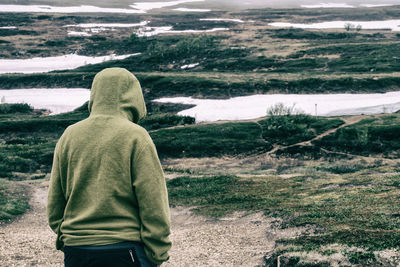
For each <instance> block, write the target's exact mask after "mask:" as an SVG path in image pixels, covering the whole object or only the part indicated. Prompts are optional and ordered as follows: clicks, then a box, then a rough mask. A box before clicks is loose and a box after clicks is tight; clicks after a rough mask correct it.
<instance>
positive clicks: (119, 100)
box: [47, 68, 171, 267]
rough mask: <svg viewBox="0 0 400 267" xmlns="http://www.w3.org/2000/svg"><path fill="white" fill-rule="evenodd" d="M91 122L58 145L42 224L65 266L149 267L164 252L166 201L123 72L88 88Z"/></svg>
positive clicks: (107, 73)
mask: <svg viewBox="0 0 400 267" xmlns="http://www.w3.org/2000/svg"><path fill="white" fill-rule="evenodd" d="M89 111H90V116H89V117H88V118H87V119H85V120H83V121H80V122H78V123H76V124H74V125H72V126H70V127H68V128H67V129H66V130H65V132H64V134H63V135H62V136H61V138H60V140H59V141H58V143H57V145H56V148H55V153H54V161H53V168H52V172H51V179H50V187H49V196H48V203H47V216H48V221H49V225H50V227H51V228H52V230H53V231H54V232H55V233H56V234H57V241H56V248H57V249H59V250H63V251H64V253H65V259H64V262H65V266H67V267H70V266H71V267H76V266H85V267H89V266H95V267H98V266H112V267H118V266H155V265H160V264H161V263H163V262H164V261H167V260H168V258H169V256H168V250H169V249H170V247H171V242H170V240H169V237H168V236H169V234H170V214H169V206H168V195H167V189H166V185H165V179H164V175H163V171H162V168H161V165H160V162H159V159H158V156H157V152H156V149H155V146H154V144H153V142H152V140H151V138H150V136H149V135H148V133H147V131H146V130H145V129H143V128H142V127H140V126H138V125H137V124H136V123H137V122H138V121H139V120H140V119H142V118H143V117H144V116H145V115H146V106H145V102H144V99H143V94H142V89H141V87H140V84H139V82H138V80H137V79H136V78H135V76H133V75H132V74H131V73H130V72H129V71H127V70H125V69H122V68H110V69H105V70H103V71H101V72H99V73H98V74H97V75H96V77H95V78H94V80H93V84H92V89H91V95H90V101H89Z"/></svg>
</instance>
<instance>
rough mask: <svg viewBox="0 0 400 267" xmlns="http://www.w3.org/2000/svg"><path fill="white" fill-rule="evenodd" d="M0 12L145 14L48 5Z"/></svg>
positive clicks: (7, 7) (0, 9)
mask: <svg viewBox="0 0 400 267" xmlns="http://www.w3.org/2000/svg"><path fill="white" fill-rule="evenodd" d="M0 12H29V13H36V12H40V13H126V14H143V13H146V12H145V11H143V10H136V9H126V8H102V7H97V6H87V5H81V6H65V7H61V6H48V5H0Z"/></svg>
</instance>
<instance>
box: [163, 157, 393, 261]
mask: <svg viewBox="0 0 400 267" xmlns="http://www.w3.org/2000/svg"><path fill="white" fill-rule="evenodd" d="M292 171H293V169H292V170H290V169H289V170H286V172H288V173H291V172H292ZM296 172H300V173H297V174H293V175H291V176H290V175H285V176H282V175H268V176H252V175H246V176H244V177H240V176H207V177H198V176H196V173H192V174H191V176H183V177H178V178H175V179H172V180H170V181H168V189H169V195H170V199H171V204H172V205H187V206H195V207H196V208H195V211H197V212H199V213H201V214H206V215H211V216H217V217H218V216H222V215H225V214H227V213H230V212H232V211H235V210H245V211H248V212H252V211H253V212H254V211H264V212H265V214H267V215H269V216H276V217H280V218H284V220H283V223H282V225H280V227H300V226H306V227H309V228H310V229H313V230H312V231H310V232H309V233H308V234H305V235H302V236H300V237H298V238H296V239H282V240H280V241H279V244H278V246H277V247H278V249H277V250H276V251H275V254H274V255H270V257H269V258H266V262H267V263H268V266H275V265H276V260H277V257H278V256H280V255H283V256H284V257H286V258H288V259H291V260H290V261H291V262H292V263H291V264H289V263H288V262H289V260H287V264H288V265H284V266H330V265H329V264H334V263H335V257H336V258H337V257H338V255H341V260H342V261H343V262H342V264H343V263H345V262H346V258H347V261H348V262H349V263H350V265H351V264H357V266H375V265H376V266H378V265H379V264H382V263H387V262H385V259H383V258H382V256H380V254H379V252H380V251H385V250H390V249H399V248H400V247H399V241H400V233H399V231H398V229H399V226H400V219H399V214H398V209H397V207H398V205H399V204H400V203H399V201H400V198H399V194H398V192H399V183H400V175H399V165H398V163H397V164H395V165H389V166H387V165H386V164H382V163H381V162H375V163H370V164H367V163H366V162H363V161H351V162H348V161H338V162H334V163H324V164H322V165H314V166H313V165H312V164H311V165H309V166H308V167H307V168H306V169H303V171H299V170H298V169H297V170H296ZM338 173H340V174H338ZM186 175H188V174H186ZM315 254H318V257H319V259H320V260H321V259H324V258H325V260H326V265H323V263H322V262H323V261H322V262H319V263H318V264H319V265H318V264H317V265H300V264H299V265H296V264H298V263H299V261H300V260H301V262H303V264H304V263H305V262H307V261H312V260H313V259H314V260H315V257H316V255H315ZM334 254H335V256H334V257H331V258H330V257H329V256H331V255H334ZM299 255H301V257H300V256H299ZM325 260H324V261H325ZM336 263H337V262H336ZM340 266H344V265H340ZM385 266H394V265H385Z"/></svg>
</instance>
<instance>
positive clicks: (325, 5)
mask: <svg viewBox="0 0 400 267" xmlns="http://www.w3.org/2000/svg"><path fill="white" fill-rule="evenodd" d="M301 7H303V8H355V6H352V5H348V4H346V3H319V4H317V5H301Z"/></svg>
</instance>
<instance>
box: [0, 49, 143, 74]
mask: <svg viewBox="0 0 400 267" xmlns="http://www.w3.org/2000/svg"><path fill="white" fill-rule="evenodd" d="M139 54H140V53H136V54H129V55H120V56H116V55H114V54H112V55H109V56H99V57H87V56H80V55H75V54H68V55H64V56H56V57H35V58H30V59H0V74H1V73H38V72H48V71H53V70H66V69H75V68H77V67H80V66H84V65H87V64H96V63H101V62H104V61H109V60H117V59H124V58H127V57H130V56H135V55H139Z"/></svg>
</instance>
